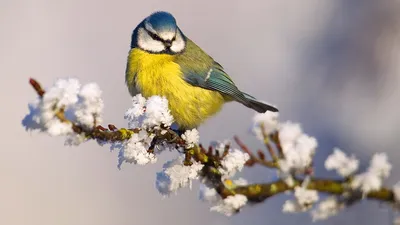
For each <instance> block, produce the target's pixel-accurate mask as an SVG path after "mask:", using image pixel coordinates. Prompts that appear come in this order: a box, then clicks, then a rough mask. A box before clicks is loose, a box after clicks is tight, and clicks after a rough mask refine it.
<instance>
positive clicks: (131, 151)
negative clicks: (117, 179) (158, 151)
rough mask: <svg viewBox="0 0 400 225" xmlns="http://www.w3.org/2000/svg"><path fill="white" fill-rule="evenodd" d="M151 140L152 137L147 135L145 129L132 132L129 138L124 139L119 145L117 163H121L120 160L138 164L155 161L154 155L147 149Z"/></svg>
mask: <svg viewBox="0 0 400 225" xmlns="http://www.w3.org/2000/svg"><path fill="white" fill-rule="evenodd" d="M152 140H153V137H152V136H149V135H148V134H147V132H146V131H140V132H139V133H137V134H136V133H135V134H133V135H132V137H131V138H130V139H129V140H127V141H124V142H123V144H122V145H121V146H120V147H121V149H120V154H119V157H120V159H119V164H120V165H121V164H122V162H129V163H134V164H139V165H145V164H148V163H155V162H156V161H157V158H156V156H155V155H154V154H153V153H150V152H148V151H147V150H148V149H149V147H150V144H151V141H152Z"/></svg>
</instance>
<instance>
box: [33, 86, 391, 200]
mask: <svg viewBox="0 0 400 225" xmlns="http://www.w3.org/2000/svg"><path fill="white" fill-rule="evenodd" d="M30 84H31V86H32V87H33V88H34V90H35V91H36V93H37V95H38V96H39V97H40V98H43V97H44V96H45V91H44V89H43V88H42V87H41V85H40V84H39V83H38V82H37V81H36V80H34V79H30ZM55 116H56V117H57V118H58V119H59V120H60V121H61V122H64V123H68V124H71V125H72V129H73V131H74V132H75V133H77V134H83V135H84V136H85V137H86V138H87V139H93V140H97V141H108V142H121V141H126V140H129V139H130V138H131V137H132V135H133V134H134V133H138V132H139V131H140V130H141V129H139V128H137V129H126V128H119V129H117V128H116V127H115V126H114V125H112V124H110V125H108V129H107V128H104V127H102V126H100V125H98V126H96V127H95V128H92V129H87V128H84V127H83V126H81V125H79V124H75V123H74V122H72V121H70V120H68V119H67V118H66V116H65V112H64V109H60V110H58V111H57V112H56V113H55ZM165 130H166V131H167V132H161V131H153V134H155V138H156V139H157V140H160V141H166V142H168V143H175V144H177V145H178V146H182V145H184V144H185V140H183V139H182V138H181V137H180V136H179V135H178V134H177V133H176V132H175V131H174V130H172V129H169V128H166V129H164V131H165ZM154 132H155V133H154ZM263 135H264V143H265V146H266V148H267V150H268V153H269V154H270V157H271V159H272V160H271V161H268V160H266V159H265V155H264V153H263V152H261V151H259V152H258V157H257V156H256V155H254V154H253V153H252V151H251V150H250V149H249V148H248V147H247V146H246V145H245V144H244V143H243V142H242V141H241V140H240V139H239V138H238V137H237V136H235V137H234V140H235V142H236V143H237V144H238V146H239V147H240V148H241V150H242V151H244V152H246V153H247V154H248V155H249V156H250V159H249V160H248V162H247V164H246V165H247V166H252V165H254V164H260V165H262V166H265V167H267V168H272V169H279V164H278V161H279V160H280V159H284V154H283V150H282V147H281V144H280V141H279V134H278V132H275V133H273V134H272V135H270V136H267V135H266V134H263ZM269 140H271V141H272V142H273V143H274V146H275V149H273V147H272V145H271V144H270V142H269ZM228 150H229V146H228V148H227V149H225V150H224V153H223V154H222V155H221V156H220V155H219V153H218V151H215V152H213V149H212V148H211V147H210V148H209V150H208V151H206V149H204V148H203V146H202V145H194V146H193V147H192V148H190V149H186V150H185V162H190V159H191V158H192V159H194V160H195V161H197V162H200V163H201V164H203V165H204V167H203V169H202V171H201V175H202V176H203V177H206V178H207V179H208V180H209V181H210V182H211V183H212V185H213V186H214V187H215V189H216V190H217V192H218V194H219V195H220V196H221V197H222V198H226V197H228V196H231V195H235V194H242V195H245V196H246V197H247V198H248V200H249V201H250V202H254V203H258V202H262V201H264V200H266V199H268V198H269V197H272V196H275V195H278V194H280V193H282V192H286V191H292V190H293V189H294V188H295V187H297V186H300V185H302V183H303V181H304V180H303V179H298V178H296V177H295V176H294V178H293V183H292V185H289V184H288V183H287V182H285V181H284V180H277V181H275V182H272V183H261V184H250V185H244V186H236V187H233V188H230V187H227V186H226V185H225V184H224V181H223V180H222V175H221V173H220V172H219V170H218V168H219V167H221V160H222V159H223V158H224V157H225V156H226V155H227V154H228ZM274 151H277V153H278V154H275V152H274ZM188 164H189V163H188ZM185 165H186V164H185ZM349 182H350V181H349V180H330V179H315V178H311V179H310V180H309V181H308V183H307V185H306V188H307V189H310V190H315V191H318V192H322V193H326V194H331V195H338V196H340V195H343V194H345V193H350V194H351V191H350V189H349V188H348V187H349V185H350V183H349ZM364 197H365V198H367V199H373V200H378V201H383V202H389V203H394V202H395V198H394V193H393V191H392V190H390V189H388V188H384V187H383V188H381V189H380V190H378V191H372V192H369V193H368V194H367V195H365V196H364Z"/></svg>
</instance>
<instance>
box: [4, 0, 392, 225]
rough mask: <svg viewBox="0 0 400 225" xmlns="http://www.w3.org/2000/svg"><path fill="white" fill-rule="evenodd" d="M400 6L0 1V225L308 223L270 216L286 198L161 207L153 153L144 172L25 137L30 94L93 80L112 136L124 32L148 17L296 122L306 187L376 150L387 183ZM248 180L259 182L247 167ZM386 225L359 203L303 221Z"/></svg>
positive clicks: (241, 117)
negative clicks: (225, 209)
mask: <svg viewBox="0 0 400 225" xmlns="http://www.w3.org/2000/svg"><path fill="white" fill-rule="evenodd" d="M399 4H400V2H399V1H395V0H380V1H376V0H336V1H321V0H302V1H291V0H267V1H265V0H247V1H240V0H231V1H229V2H228V1H212V0H202V1H178V0H173V1H168V0H147V1H132V0H131V1H125V0H124V1H122V0H121V1H105V0H58V1H50V0H35V1H33V0H0V90H1V95H0V100H1V103H2V105H1V106H0V111H1V117H0V124H1V126H2V129H1V131H0V137H1V138H0V139H1V140H2V142H3V144H2V146H1V148H0V180H1V181H0V224H9V225H20V224H21V225H28V224H29V225H36V224H38V225H39V224H40V225H47V224H49V225H50V224H51V225H52V224H57V225H63V224H65V225H67V224H68V225H111V224H119V225H125V224H143V225H146V224H175V225H179V224H182V225H183V224H185V225H187V224H194V225H196V224H209V225H212V224H218V225H222V224H237V225H239V224H252V225H257V224H274V225H276V224H287V225H290V224H310V223H311V219H310V216H309V215H308V214H300V215H288V214H283V213H282V212H281V207H282V204H283V202H284V201H285V200H286V199H287V196H279V197H274V198H271V199H269V200H268V201H266V202H265V203H262V204H259V205H256V206H254V207H246V208H245V209H244V210H243V211H242V213H240V214H239V215H236V216H234V217H231V218H227V217H225V216H222V215H219V214H217V213H210V212H209V205H208V204H206V203H202V202H200V201H199V200H197V199H198V192H197V191H198V185H194V188H193V190H192V191H190V190H187V189H185V190H181V191H180V192H179V194H178V195H176V196H171V197H170V198H165V199H163V198H162V197H161V196H160V195H159V194H158V192H157V190H156V189H155V186H154V182H155V173H156V172H157V171H160V170H161V167H162V162H165V161H166V160H168V159H170V158H172V157H173V154H163V155H162V156H161V157H160V159H159V163H157V164H155V165H149V166H145V167H143V166H134V165H128V164H126V165H124V166H123V167H122V170H118V168H117V153H116V152H111V153H110V152H109V150H108V148H107V147H100V146H98V145H97V144H95V143H86V144H84V145H81V146H79V147H74V148H71V147H65V146H64V145H63V139H62V138H51V137H49V136H47V135H40V134H35V133H28V132H25V130H24V128H23V127H22V125H21V120H22V119H23V117H24V116H25V114H26V113H27V112H28V108H27V104H28V102H30V101H32V100H33V99H34V98H35V97H36V96H35V93H34V91H33V90H32V89H31V87H30V86H29V85H28V79H29V77H33V78H36V79H37V80H38V81H39V82H41V83H42V84H43V85H44V86H50V85H51V84H53V82H54V81H55V80H56V79H57V78H65V77H76V78H78V79H79V80H80V81H81V82H82V83H86V82H91V81H95V82H97V83H98V84H99V85H100V87H101V88H102V90H103V96H104V101H105V113H104V120H105V122H106V123H114V124H115V125H117V126H119V127H121V126H124V125H125V123H124V120H123V114H124V112H125V110H126V109H127V108H128V107H130V105H131V102H130V97H129V94H128V92H127V89H126V87H125V84H124V72H125V65H126V57H127V53H128V50H129V45H130V36H131V32H132V30H133V29H134V27H135V26H136V25H137V24H138V23H139V22H140V21H141V20H142V19H143V18H144V17H146V16H148V15H149V14H150V13H152V12H153V11H155V10H167V11H170V12H171V13H173V14H174V15H175V17H176V18H177V20H178V25H179V26H180V27H181V29H182V30H183V31H184V33H185V34H186V35H187V36H188V37H190V38H191V39H192V40H194V41H195V42H196V43H197V44H198V45H200V46H201V47H202V48H203V49H204V50H205V51H206V52H208V53H209V54H210V55H211V56H213V57H214V59H216V60H217V61H218V62H220V63H221V64H222V65H223V66H224V67H225V68H226V71H227V72H228V73H229V74H230V75H231V76H232V77H233V79H234V80H235V81H236V83H237V85H238V86H239V87H240V88H241V89H243V90H244V91H247V92H250V93H251V94H253V95H255V96H257V97H258V98H260V99H263V100H266V101H268V102H271V103H273V104H276V105H277V106H278V107H279V108H280V110H281V119H282V120H292V121H296V122H300V123H301V124H302V126H303V128H304V130H305V131H306V132H307V133H308V134H310V135H312V136H315V137H317V139H318V140H319V148H318V153H317V156H316V157H317V160H316V162H317V163H316V166H317V168H318V169H317V176H329V177H335V175H334V174H333V173H326V172H325V171H324V170H323V169H322V167H323V160H324V159H325V158H326V156H327V155H328V154H330V153H331V152H332V148H333V147H336V146H337V147H340V148H342V149H343V150H345V151H346V152H349V153H354V154H356V155H357V156H358V157H359V158H360V159H361V160H362V166H363V167H365V166H367V165H368V161H369V159H370V157H371V155H372V154H373V153H375V152H387V153H388V154H389V157H390V161H391V162H392V163H393V173H392V176H391V178H390V179H389V180H388V181H387V185H393V184H394V183H396V182H397V181H398V180H400V173H399V172H400V162H399V157H400V149H399V144H400V137H399V134H400V116H399V115H400V106H399V97H400V88H399V87H400V63H399V60H400V39H399V38H400V36H399V35H400V8H399V7H400V5H399ZM253 115H254V112H252V111H251V110H249V109H247V108H245V107H243V106H241V105H240V104H235V103H231V104H227V105H226V106H225V107H224V109H223V110H222V112H221V113H219V114H218V115H217V116H216V117H215V118H212V119H210V120H209V121H208V122H207V123H206V124H205V125H203V126H202V127H201V128H200V134H201V142H203V143H205V144H207V143H209V142H210V141H212V140H223V139H227V138H231V137H232V136H233V135H235V134H236V135H239V136H240V137H242V139H243V140H244V141H245V142H246V143H248V145H249V146H250V147H252V148H254V149H256V148H261V147H262V145H261V144H260V143H259V142H258V141H257V140H256V139H255V138H254V137H253V136H251V135H250V134H249V132H248V130H249V126H250V123H251V120H252V116H253ZM243 176H244V177H245V178H247V179H248V180H249V181H250V182H256V181H257V182H258V181H264V182H268V181H271V180H273V179H274V177H275V175H274V172H273V171H268V170H265V169H264V168H258V167H255V168H251V169H246V170H245V171H244V172H243ZM355 223H356V224H365V225H372V224H391V215H390V210H388V208H387V207H386V206H384V205H381V204H378V203H377V202H372V201H364V202H362V203H359V204H356V205H355V206H353V207H351V208H348V209H347V210H346V211H345V212H341V213H340V214H339V215H337V216H335V217H332V218H330V219H328V220H326V221H322V222H318V223H317V224H355Z"/></svg>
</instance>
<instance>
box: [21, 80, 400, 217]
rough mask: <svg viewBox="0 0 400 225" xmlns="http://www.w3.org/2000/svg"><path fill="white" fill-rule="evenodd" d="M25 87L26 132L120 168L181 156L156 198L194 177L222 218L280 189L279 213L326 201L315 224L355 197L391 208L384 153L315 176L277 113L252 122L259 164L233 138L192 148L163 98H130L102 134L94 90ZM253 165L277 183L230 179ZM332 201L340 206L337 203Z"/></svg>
mask: <svg viewBox="0 0 400 225" xmlns="http://www.w3.org/2000/svg"><path fill="white" fill-rule="evenodd" d="M30 84H31V86H32V87H33V88H34V90H35V91H36V93H37V95H38V96H39V101H38V102H36V104H35V105H30V111H31V112H30V114H29V115H28V116H27V117H26V118H25V119H24V121H23V124H24V125H25V126H26V128H27V129H32V130H34V129H39V130H40V131H47V132H48V133H49V134H51V135H54V136H57V135H75V137H76V138H77V140H75V141H69V142H71V143H76V144H80V143H82V142H83V141H87V140H90V139H92V140H95V141H97V142H98V143H100V144H104V143H108V144H111V149H115V148H119V149H120V155H119V157H120V164H122V162H129V163H135V164H141V165H143V164H147V163H154V162H155V161H156V154H158V153H159V152H160V151H162V150H165V149H170V150H177V151H178V152H180V153H182V155H181V156H180V157H178V158H177V159H176V160H173V161H170V162H168V163H166V164H165V165H164V169H163V171H162V172H160V173H158V174H157V185H156V186H157V188H158V189H159V191H160V193H162V194H163V195H169V194H170V193H172V192H176V191H177V189H179V188H181V187H185V186H188V185H191V181H192V180H194V179H200V180H201V182H202V183H203V185H204V188H202V189H201V190H203V192H204V193H203V194H202V196H203V197H202V198H204V199H208V200H212V201H218V204H217V205H216V206H214V207H212V208H211V210H213V211H218V212H221V213H224V214H226V215H232V214H234V213H237V212H238V211H239V210H240V208H242V207H243V206H244V205H245V204H246V203H247V202H252V203H259V202H262V201H264V200H266V199H268V198H269V197H272V196H275V195H278V194H280V193H283V192H287V191H292V192H294V196H295V198H296V202H293V201H288V202H286V203H285V205H284V211H285V212H298V211H306V210H309V209H310V208H312V206H313V204H315V203H316V202H317V201H318V199H319V197H318V193H325V194H328V195H330V196H332V197H334V198H329V199H327V200H326V201H323V202H321V203H320V205H319V207H318V208H317V210H316V211H314V212H312V215H313V218H314V219H315V220H317V219H321V218H326V217H328V216H330V215H333V214H334V212H337V211H339V209H341V208H342V207H343V206H344V205H347V206H349V205H350V204H352V203H354V202H356V201H359V200H362V199H373V200H378V201H382V202H388V203H392V204H394V205H395V206H398V205H399V204H398V202H399V199H400V185H397V186H395V187H394V188H393V190H391V189H389V188H385V187H383V185H382V183H383V179H384V178H386V177H388V176H389V173H390V170H391V165H390V163H389V162H388V159H387V156H386V155H385V154H376V155H374V156H373V158H372V160H371V165H370V167H369V168H368V170H367V171H366V172H364V173H359V174H356V172H357V170H358V166H359V162H358V160H357V159H356V158H355V157H354V156H351V157H349V156H347V155H346V154H345V153H344V152H342V151H341V150H339V149H336V150H335V151H334V153H333V154H332V155H330V156H329V157H328V159H327V160H326V161H325V167H326V169H328V170H336V171H337V173H338V174H339V175H341V176H342V177H343V179H337V180H334V179H319V178H315V177H313V156H314V154H315V151H316V148H317V141H316V140H315V138H313V137H310V136H308V135H306V134H304V133H303V132H302V130H301V127H300V125H299V124H296V123H292V122H286V123H279V122H278V114H277V113H272V112H266V113H264V114H257V115H256V116H255V117H254V126H253V131H254V133H255V134H256V136H257V137H258V138H259V139H261V140H262V142H263V143H264V145H265V147H266V150H267V152H268V154H269V158H270V159H267V156H266V155H265V153H264V152H263V151H261V150H258V151H257V155H255V154H254V153H253V152H252V151H251V150H250V149H249V148H248V147H247V146H246V145H245V144H244V143H243V142H242V141H241V140H240V139H239V138H238V137H236V136H235V137H234V140H235V142H236V143H237V145H238V146H239V147H240V149H241V150H236V149H232V148H231V145H230V144H229V143H219V144H217V145H216V146H210V147H209V148H208V149H206V148H204V147H203V145H201V144H199V143H198V140H199V134H198V131H197V130H196V129H193V130H187V131H186V132H185V133H184V134H182V135H179V134H178V133H177V132H175V131H174V130H173V129H171V128H170V126H171V124H172V122H173V118H172V116H171V115H170V114H169V109H168V104H167V100H166V99H165V98H160V97H158V98H153V99H152V101H150V100H146V99H145V98H143V97H142V96H141V95H138V96H135V97H134V98H133V102H134V105H133V107H132V108H131V109H129V110H128V111H127V113H126V114H125V118H127V119H128V120H129V128H117V127H116V126H115V125H112V124H109V125H108V126H107V127H108V128H105V127H103V126H101V125H99V123H101V117H100V114H101V110H102V108H103V103H102V100H101V98H100V93H101V91H100V89H99V88H98V86H97V85H96V84H89V85H86V86H84V87H83V88H80V85H79V83H78V82H77V81H76V80H67V81H66V80H61V81H59V82H58V83H56V85H55V87H53V89H50V91H49V92H50V93H47V92H46V91H45V90H44V89H43V88H42V87H41V86H40V84H39V83H38V82H37V81H36V80H34V79H30ZM71 108H72V109H74V110H75V112H74V116H73V118H74V119H70V118H71V117H69V116H70V115H68V110H70V109H71ZM25 120H26V121H25ZM160 146H161V147H160ZM254 164H259V165H262V166H265V167H267V168H271V169H276V170H277V171H278V174H279V176H280V179H278V180H277V181H274V182H270V183H260V184H247V182H246V181H245V180H243V179H239V180H233V179H232V177H233V176H234V175H235V173H236V172H238V171H240V170H241V169H242V168H243V166H245V165H247V166H252V165H254ZM338 199H339V200H344V201H342V202H338Z"/></svg>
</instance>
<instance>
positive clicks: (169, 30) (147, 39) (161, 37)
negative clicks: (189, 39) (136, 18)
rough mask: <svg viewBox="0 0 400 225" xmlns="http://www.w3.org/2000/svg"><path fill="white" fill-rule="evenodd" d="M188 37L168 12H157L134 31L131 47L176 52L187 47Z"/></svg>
mask: <svg viewBox="0 0 400 225" xmlns="http://www.w3.org/2000/svg"><path fill="white" fill-rule="evenodd" d="M185 45H186V38H185V36H184V35H183V34H182V32H181V31H180V29H179V27H178V26H177V24H176V20H175V18H174V17H173V16H172V15H171V14H170V13H168V12H155V13H153V14H151V15H150V16H148V17H147V18H145V19H144V20H143V21H142V22H141V23H140V24H139V25H138V26H137V27H136V29H135V30H134V31H133V34H132V43H131V47H132V48H134V47H138V48H141V49H143V50H145V51H148V52H151V53H166V54H176V53H179V52H182V51H183V50H184V49H185Z"/></svg>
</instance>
